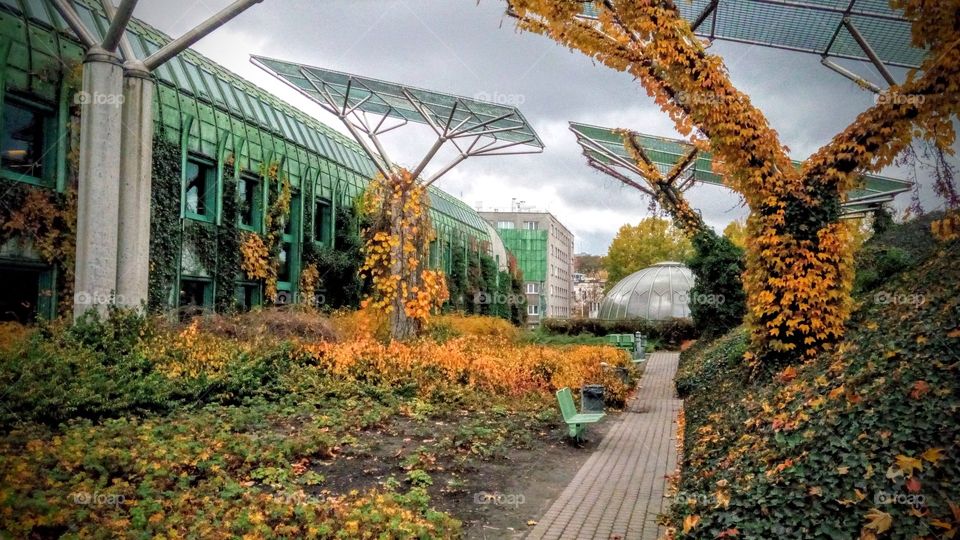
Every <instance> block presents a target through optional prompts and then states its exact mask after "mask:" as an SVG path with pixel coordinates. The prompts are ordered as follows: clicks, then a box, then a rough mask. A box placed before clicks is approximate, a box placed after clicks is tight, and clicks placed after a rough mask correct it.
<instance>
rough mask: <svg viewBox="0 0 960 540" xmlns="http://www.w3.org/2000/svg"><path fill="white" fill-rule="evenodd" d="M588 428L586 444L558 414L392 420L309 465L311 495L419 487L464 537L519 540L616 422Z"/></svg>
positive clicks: (614, 416)
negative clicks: (572, 439)
mask: <svg viewBox="0 0 960 540" xmlns="http://www.w3.org/2000/svg"><path fill="white" fill-rule="evenodd" d="M619 414H621V413H617V412H611V413H608V416H607V418H606V419H605V420H604V421H602V422H600V423H598V424H594V425H591V426H590V428H589V429H588V431H587V435H586V439H587V440H586V441H585V442H584V443H583V444H581V445H579V446H575V445H573V444H571V443H569V442H568V440H567V438H566V427H565V426H563V423H562V421H561V420H560V419H559V415H554V414H552V411H551V413H550V414H546V413H545V414H541V415H539V416H537V417H533V418H531V416H530V414H529V413H528V414H527V415H523V414H518V413H502V412H501V413H500V414H490V415H485V416H478V415H476V414H473V413H465V412H461V413H456V414H453V415H448V416H445V417H440V418H428V419H415V418H408V417H395V418H393V419H392V420H390V421H389V422H388V423H386V424H385V425H383V426H380V427H377V428H375V429H370V430H364V431H361V432H359V433H357V434H356V436H355V441H353V442H351V443H350V444H347V445H343V446H342V447H341V453H340V454H339V456H338V457H337V458H336V459H334V460H331V461H324V462H321V463H318V464H315V465H314V466H313V470H314V471H315V472H317V473H318V474H321V475H323V477H324V482H323V483H322V484H321V485H318V486H316V489H317V491H318V492H319V491H321V490H327V491H329V492H331V493H334V494H342V493H346V492H349V491H350V490H354V489H356V490H361V491H363V490H367V489H370V488H372V487H375V486H377V485H386V484H391V483H392V484H394V485H399V486H400V487H399V489H407V488H409V487H410V486H411V485H414V484H417V483H419V484H420V485H425V484H426V483H427V482H429V485H428V486H426V487H427V490H428V492H429V493H430V496H431V501H432V504H433V505H434V507H435V508H436V509H438V510H442V511H444V512H448V513H450V514H451V515H453V516H455V517H456V518H457V519H459V520H461V521H462V522H463V528H464V533H465V536H466V538H469V539H494V538H497V539H499V538H520V537H522V536H523V535H525V534H526V533H527V532H528V531H529V529H530V528H531V526H530V525H528V522H530V521H534V522H536V521H538V520H539V519H540V518H541V517H542V516H543V514H544V513H546V511H547V509H548V508H549V507H550V504H552V503H553V501H554V500H555V499H556V498H557V497H558V496H559V495H560V493H561V492H562V491H563V489H564V488H565V487H566V486H567V484H568V483H569V482H570V480H572V479H573V477H574V475H575V474H576V472H577V470H579V468H580V466H581V465H582V464H583V463H584V462H585V461H586V459H587V457H589V456H590V454H591V453H592V452H593V451H594V450H595V449H596V448H597V446H598V444H599V442H600V441H601V440H602V439H603V437H604V435H605V434H606V433H607V431H608V430H609V429H610V426H611V425H613V423H614V422H616V421H618V418H619Z"/></svg>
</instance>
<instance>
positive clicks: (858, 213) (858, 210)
mask: <svg viewBox="0 0 960 540" xmlns="http://www.w3.org/2000/svg"><path fill="white" fill-rule="evenodd" d="M570 131H572V132H573V134H574V135H575V136H576V137H577V142H578V143H579V144H580V146H581V148H582V149H583V155H584V156H585V157H586V158H587V164H589V165H590V166H591V167H593V168H595V169H597V170H599V171H601V172H603V173H605V174H607V175H610V176H612V177H614V178H616V179H618V180H620V181H621V182H624V183H625V184H627V185H630V186H632V187H635V188H637V189H639V190H640V191H643V192H644V193H646V194H648V195H650V196H654V193H653V191H652V190H651V189H650V188H649V187H648V185H647V182H646V180H645V179H644V175H643V172H642V170H641V169H640V167H638V166H637V164H636V163H634V160H633V158H632V157H631V156H630V154H629V153H628V152H627V149H626V147H625V146H624V135H623V132H622V131H620V130H615V129H611V128H605V127H599V126H591V125H588V124H580V123H576V122H570ZM631 136H632V137H633V140H634V142H635V143H636V145H637V147H638V148H640V149H642V151H643V155H644V156H645V157H646V158H647V159H648V160H649V162H650V163H651V164H652V165H654V166H655V167H656V168H657V170H659V171H660V174H662V175H663V176H664V177H665V178H666V180H667V181H668V182H669V183H670V184H672V185H675V186H676V188H677V189H678V190H680V191H683V190H686V189H689V188H690V187H691V186H692V185H693V184H694V183H695V182H704V183H707V184H713V185H724V182H723V178H722V177H720V176H719V175H718V174H716V173H714V172H713V157H712V156H711V155H710V154H709V153H708V152H700V151H698V150H697V149H696V147H694V146H693V145H692V144H689V143H687V142H685V141H682V140H678V139H668V138H664V137H656V136H653V135H643V134H639V133H632V132H631ZM794 164H795V165H796V166H797V167H798V168H799V167H800V165H801V164H800V162H798V161H794ZM638 177H639V178H640V180H639V181H637V180H634V179H635V178H638ZM862 178H863V182H862V185H861V186H860V187H859V188H857V189H854V190H852V191H850V192H849V193H848V194H847V200H846V201H844V202H843V203H842V207H843V217H845V218H855V217H862V216H864V215H866V214H867V213H869V212H871V211H873V210H874V209H876V208H878V207H879V206H881V205H883V204H884V203H889V202H892V201H893V199H894V197H896V196H897V195H898V194H900V193H904V192H906V191H910V188H911V187H912V184H911V183H910V182H906V181H904V180H897V179H895V178H887V177H884V176H876V175H863V177H862Z"/></svg>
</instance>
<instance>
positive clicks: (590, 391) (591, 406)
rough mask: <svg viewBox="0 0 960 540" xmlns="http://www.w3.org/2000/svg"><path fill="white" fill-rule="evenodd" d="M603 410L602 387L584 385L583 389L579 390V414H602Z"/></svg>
mask: <svg viewBox="0 0 960 540" xmlns="http://www.w3.org/2000/svg"><path fill="white" fill-rule="evenodd" d="M603 409H604V402H603V385H602V384H587V385H584V386H583V388H581V389H580V412H583V413H602V412H603Z"/></svg>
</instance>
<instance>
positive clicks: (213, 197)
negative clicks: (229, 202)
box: [180, 152, 222, 223]
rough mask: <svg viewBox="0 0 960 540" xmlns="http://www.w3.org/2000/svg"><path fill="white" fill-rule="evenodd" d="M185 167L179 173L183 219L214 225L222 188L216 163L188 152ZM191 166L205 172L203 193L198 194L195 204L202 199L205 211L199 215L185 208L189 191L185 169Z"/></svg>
mask: <svg viewBox="0 0 960 540" xmlns="http://www.w3.org/2000/svg"><path fill="white" fill-rule="evenodd" d="M185 163H186V166H185V167H184V168H183V171H182V173H181V175H180V176H181V178H180V181H181V183H182V184H183V213H184V217H187V218H189V219H193V220H195V221H204V222H206V223H216V222H217V210H218V208H219V194H220V193H221V189H222V186H221V185H220V184H221V178H220V175H219V174H217V170H218V167H217V163H216V162H215V161H214V160H212V159H209V158H207V157H206V156H202V155H198V154H195V153H193V152H190V153H189V154H188V155H187V159H186V161H185ZM191 164H195V165H197V168H198V169H199V170H201V171H202V170H204V169H205V170H206V178H205V179H204V184H205V185H204V192H203V193H202V194H200V193H199V190H198V198H197V202H198V204H199V201H200V197H201V196H202V197H203V199H204V207H205V208H206V209H207V212H206V213H203V214H199V213H197V212H193V211H191V210H190V209H189V208H188V206H187V193H188V191H189V190H190V188H189V186H188V185H187V169H188V167H189V166H190V165H191Z"/></svg>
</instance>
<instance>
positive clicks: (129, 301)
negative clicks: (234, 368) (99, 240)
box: [117, 62, 154, 309]
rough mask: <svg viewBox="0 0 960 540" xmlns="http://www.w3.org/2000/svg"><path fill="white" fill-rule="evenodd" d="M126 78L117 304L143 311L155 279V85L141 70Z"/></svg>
mask: <svg viewBox="0 0 960 540" xmlns="http://www.w3.org/2000/svg"><path fill="white" fill-rule="evenodd" d="M125 68H126V69H125V70H124V78H123V96H124V101H123V128H124V130H123V137H122V139H121V141H120V152H121V154H122V158H121V161H120V208H119V226H118V242H117V303H118V304H120V305H122V306H124V307H128V308H134V309H137V308H140V307H141V306H143V305H145V303H146V301H147V292H148V288H149V279H150V193H151V176H152V161H153V159H152V158H153V93H154V82H153V79H152V78H151V77H150V73H149V72H147V71H146V70H145V69H144V68H143V65H142V64H138V63H134V62H128V63H127V64H126V66H125Z"/></svg>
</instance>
